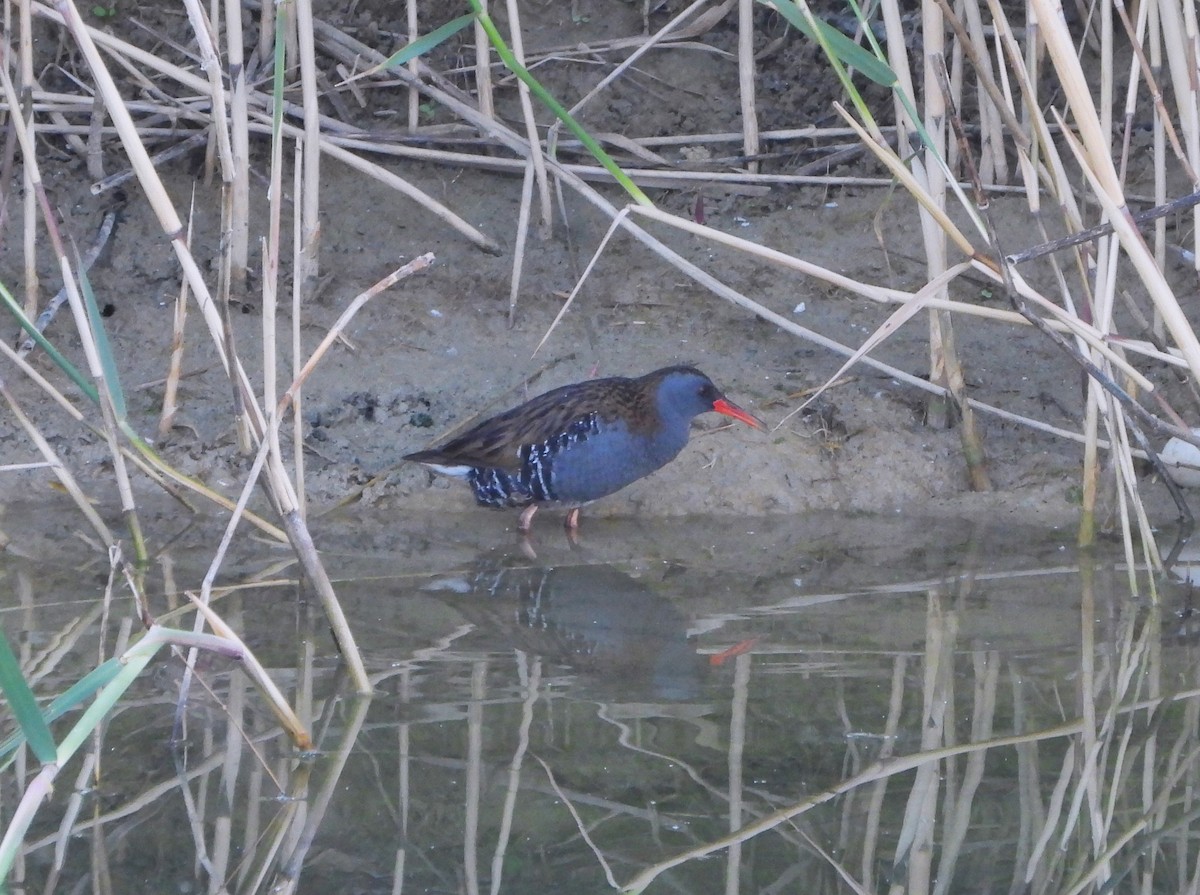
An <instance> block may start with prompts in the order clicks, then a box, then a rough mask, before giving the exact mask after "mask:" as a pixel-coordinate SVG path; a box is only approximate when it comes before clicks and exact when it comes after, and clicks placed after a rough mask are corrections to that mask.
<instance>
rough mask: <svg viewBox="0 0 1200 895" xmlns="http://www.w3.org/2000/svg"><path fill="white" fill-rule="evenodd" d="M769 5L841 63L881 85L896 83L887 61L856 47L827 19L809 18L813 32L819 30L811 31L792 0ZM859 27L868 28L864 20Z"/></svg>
mask: <svg viewBox="0 0 1200 895" xmlns="http://www.w3.org/2000/svg"><path fill="white" fill-rule="evenodd" d="M770 5H771V6H773V7H775V9H776V10H777V11H778V12H779V14H780V15H781V16H783V17H784V18H785V19H787V21H788V24H789V25H791V26H792V27H793V28H795V29H796V30H797V31H799V32H800V33H801V34H803V35H805V36H806V37H807V38H808V39H809V40H815V41H817V42H818V43H819V44H821V46H823V47H825V48H826V50H827V52H828V53H830V54H831V55H832V56H833V57H835V58H836V59H838V60H839V61H840V62H841V63H842V64H843V65H848V66H850V67H851V68H854V69H856V70H857V71H860V72H862V74H863V76H864V77H866V78H869V79H871V80H872V81H874V82H875V83H876V84H879V85H881V86H883V87H891V86H892V85H893V84H895V83H896V73H895V72H894V71H892V68H891V66H890V65H888V64H887V63H886V62H885V61H883V60H882V59H880V58H878V57H876V56H875V55H874V54H873V53H871V51H869V50H867V49H864V48H863V47H860V46H859V45H858V44H856V43H855V42H854V41H852V40H851V39H850V38H848V37H847V36H846V35H844V34H842V32H841V31H839V30H838V29H837V28H834V27H833V26H832V25H830V24H829V23H827V22H823V21H821V20H820V19H813V21H814V22H815V23H816V27H817V32H820V33H819V34H818V33H816V32H814V31H813V29H812V26H810V25H809V22H808V19H807V18H805V16H804V13H803V12H801V11H800V8H799V7H798V6H796V4H795V2H793V0H771V3H770ZM863 27H864V28H866V30H867V32H868V33H870V31H871V29H870V26H869V25H867V24H866V23H864V26H863ZM871 43H872V44H875V41H874V35H873V34H872V35H871ZM875 46H876V47H878V44H875Z"/></svg>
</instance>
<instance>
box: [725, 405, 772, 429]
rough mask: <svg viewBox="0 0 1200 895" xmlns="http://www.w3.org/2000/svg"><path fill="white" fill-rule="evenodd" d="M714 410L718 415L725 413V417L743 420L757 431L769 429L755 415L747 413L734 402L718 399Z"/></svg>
mask: <svg viewBox="0 0 1200 895" xmlns="http://www.w3.org/2000/svg"><path fill="white" fill-rule="evenodd" d="M713 410H715V411H716V412H717V413H723V414H725V416H731V417H733V418H734V419H735V420H741V421H742V422H743V423H745V424H746V425H747V426H753V427H754V428H755V429H765V428H767V425H766V423H764V422H763V421H762V420H760V419H759V418H758V417H756V416H755V415H754V414H752V413H747V412H746V411H744V410H742V408H740V407H738V406H737V405H736V404H734V403H733V402H732V401H728V400H726V399H725V398H717V400H715V401H713Z"/></svg>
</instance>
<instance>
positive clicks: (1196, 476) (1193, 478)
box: [1159, 429, 1200, 488]
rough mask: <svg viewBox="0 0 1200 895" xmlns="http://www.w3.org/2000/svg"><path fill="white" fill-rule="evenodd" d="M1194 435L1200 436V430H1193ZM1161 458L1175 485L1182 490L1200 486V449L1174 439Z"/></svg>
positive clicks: (1169, 442) (1165, 448) (1160, 455)
mask: <svg viewBox="0 0 1200 895" xmlns="http://www.w3.org/2000/svg"><path fill="white" fill-rule="evenodd" d="M1192 434H1193V435H1200V429H1193V430H1192ZM1159 457H1160V458H1161V459H1162V462H1163V466H1165V467H1167V470H1168V471H1169V472H1170V474H1171V478H1173V479H1174V480H1175V484H1177V485H1179V486H1180V487H1181V488H1195V487H1197V486H1200V448H1198V447H1196V446H1195V445H1194V444H1190V443H1189V442H1186V441H1184V440H1183V439H1182V438H1172V439H1171V440H1170V441H1168V442H1167V446H1166V447H1164V448H1163V449H1162V453H1160V454H1159Z"/></svg>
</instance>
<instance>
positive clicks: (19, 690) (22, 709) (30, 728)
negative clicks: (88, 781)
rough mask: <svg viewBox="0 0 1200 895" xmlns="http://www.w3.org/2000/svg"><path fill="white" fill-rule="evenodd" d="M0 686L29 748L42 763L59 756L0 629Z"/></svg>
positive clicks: (18, 664) (44, 720) (44, 721)
mask: <svg viewBox="0 0 1200 895" xmlns="http://www.w3.org/2000/svg"><path fill="white" fill-rule="evenodd" d="M0 689H3V690H4V695H5V697H7V699H8V704H9V707H10V708H11V709H12V713H13V717H15V718H16V719H17V724H18V726H20V728H21V733H22V734H23V735H24V737H25V739H26V740H28V741H29V747H30V748H31V749H33V754H34V755H36V756H37V759H38V761H40V762H41V763H42V764H49V763H50V762H52V761H54V760H55V759H56V758H57V757H58V747H57V746H55V745H54V737H53V736H51V734H50V728H49V727H47V726H46V719H45V718H43V717H42V712H41V709H39V708H38V704H37V699H36V698H35V697H34V695H33V691H32V690H30V689H29V684H28V682H26V680H25V675H23V674H22V673H21V663H19V662H18V661H17V657H16V656H15V655H13V651H12V647H10V646H9V645H8V638H7V637H6V636H4V634H3V632H0Z"/></svg>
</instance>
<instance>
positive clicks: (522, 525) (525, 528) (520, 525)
mask: <svg viewBox="0 0 1200 895" xmlns="http://www.w3.org/2000/svg"><path fill="white" fill-rule="evenodd" d="M537 511H538V505H537V504H536V503H531V504H530V505H529V506H527V507H525V509H523V510H521V516H520V518H519V519H517V531H519V532H520V533H521V534H523V535H527V534H529V530H530V529H531V528H532V527H533V514H534V513H536V512H537Z"/></svg>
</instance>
